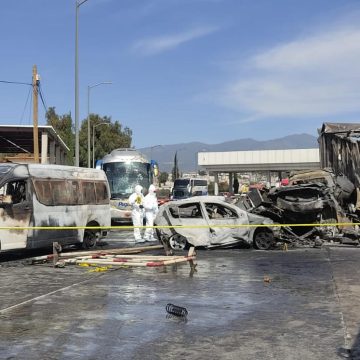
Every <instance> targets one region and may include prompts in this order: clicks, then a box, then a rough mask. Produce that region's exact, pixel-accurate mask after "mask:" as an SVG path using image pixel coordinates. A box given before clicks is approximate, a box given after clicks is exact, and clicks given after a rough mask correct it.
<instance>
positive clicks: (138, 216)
mask: <svg viewBox="0 0 360 360" xmlns="http://www.w3.org/2000/svg"><path fill="white" fill-rule="evenodd" d="M142 189H143V188H142V186H141V185H136V186H135V192H134V193H133V194H131V195H130V197H129V204H130V206H131V218H132V222H133V225H134V226H143V219H144V195H143V194H142ZM134 238H135V242H139V243H140V242H144V241H145V240H144V239H143V238H142V236H141V230H140V228H136V227H135V228H134Z"/></svg>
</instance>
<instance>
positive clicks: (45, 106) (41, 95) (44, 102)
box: [38, 84, 48, 112]
mask: <svg viewBox="0 0 360 360" xmlns="http://www.w3.org/2000/svg"><path fill="white" fill-rule="evenodd" d="M38 89H39V95H40V99H41V102H42V104H43V106H44V109H45V112H47V109H48V108H47V105H46V101H45V99H44V95H43V91H42V87H41V85H40V84H39V86H38Z"/></svg>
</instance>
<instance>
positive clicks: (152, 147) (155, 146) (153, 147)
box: [150, 145, 162, 160]
mask: <svg viewBox="0 0 360 360" xmlns="http://www.w3.org/2000/svg"><path fill="white" fill-rule="evenodd" d="M157 147H162V145H154V146H151V147H150V160H153V158H152V151H153V149H155V148H157Z"/></svg>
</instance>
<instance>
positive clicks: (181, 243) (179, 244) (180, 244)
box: [169, 234, 188, 250]
mask: <svg viewBox="0 0 360 360" xmlns="http://www.w3.org/2000/svg"><path fill="white" fill-rule="evenodd" d="M169 245H170V247H171V248H172V249H173V250H186V249H187V248H188V242H187V240H186V238H185V237H184V236H181V235H179V234H176V235H172V236H171V237H170V238H169Z"/></svg>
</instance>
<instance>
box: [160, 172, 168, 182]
mask: <svg viewBox="0 0 360 360" xmlns="http://www.w3.org/2000/svg"><path fill="white" fill-rule="evenodd" d="M168 178H169V174H168V173H167V172H166V171H162V172H161V173H160V175H159V184H160V185H161V184H165V183H166V182H167V181H168Z"/></svg>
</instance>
